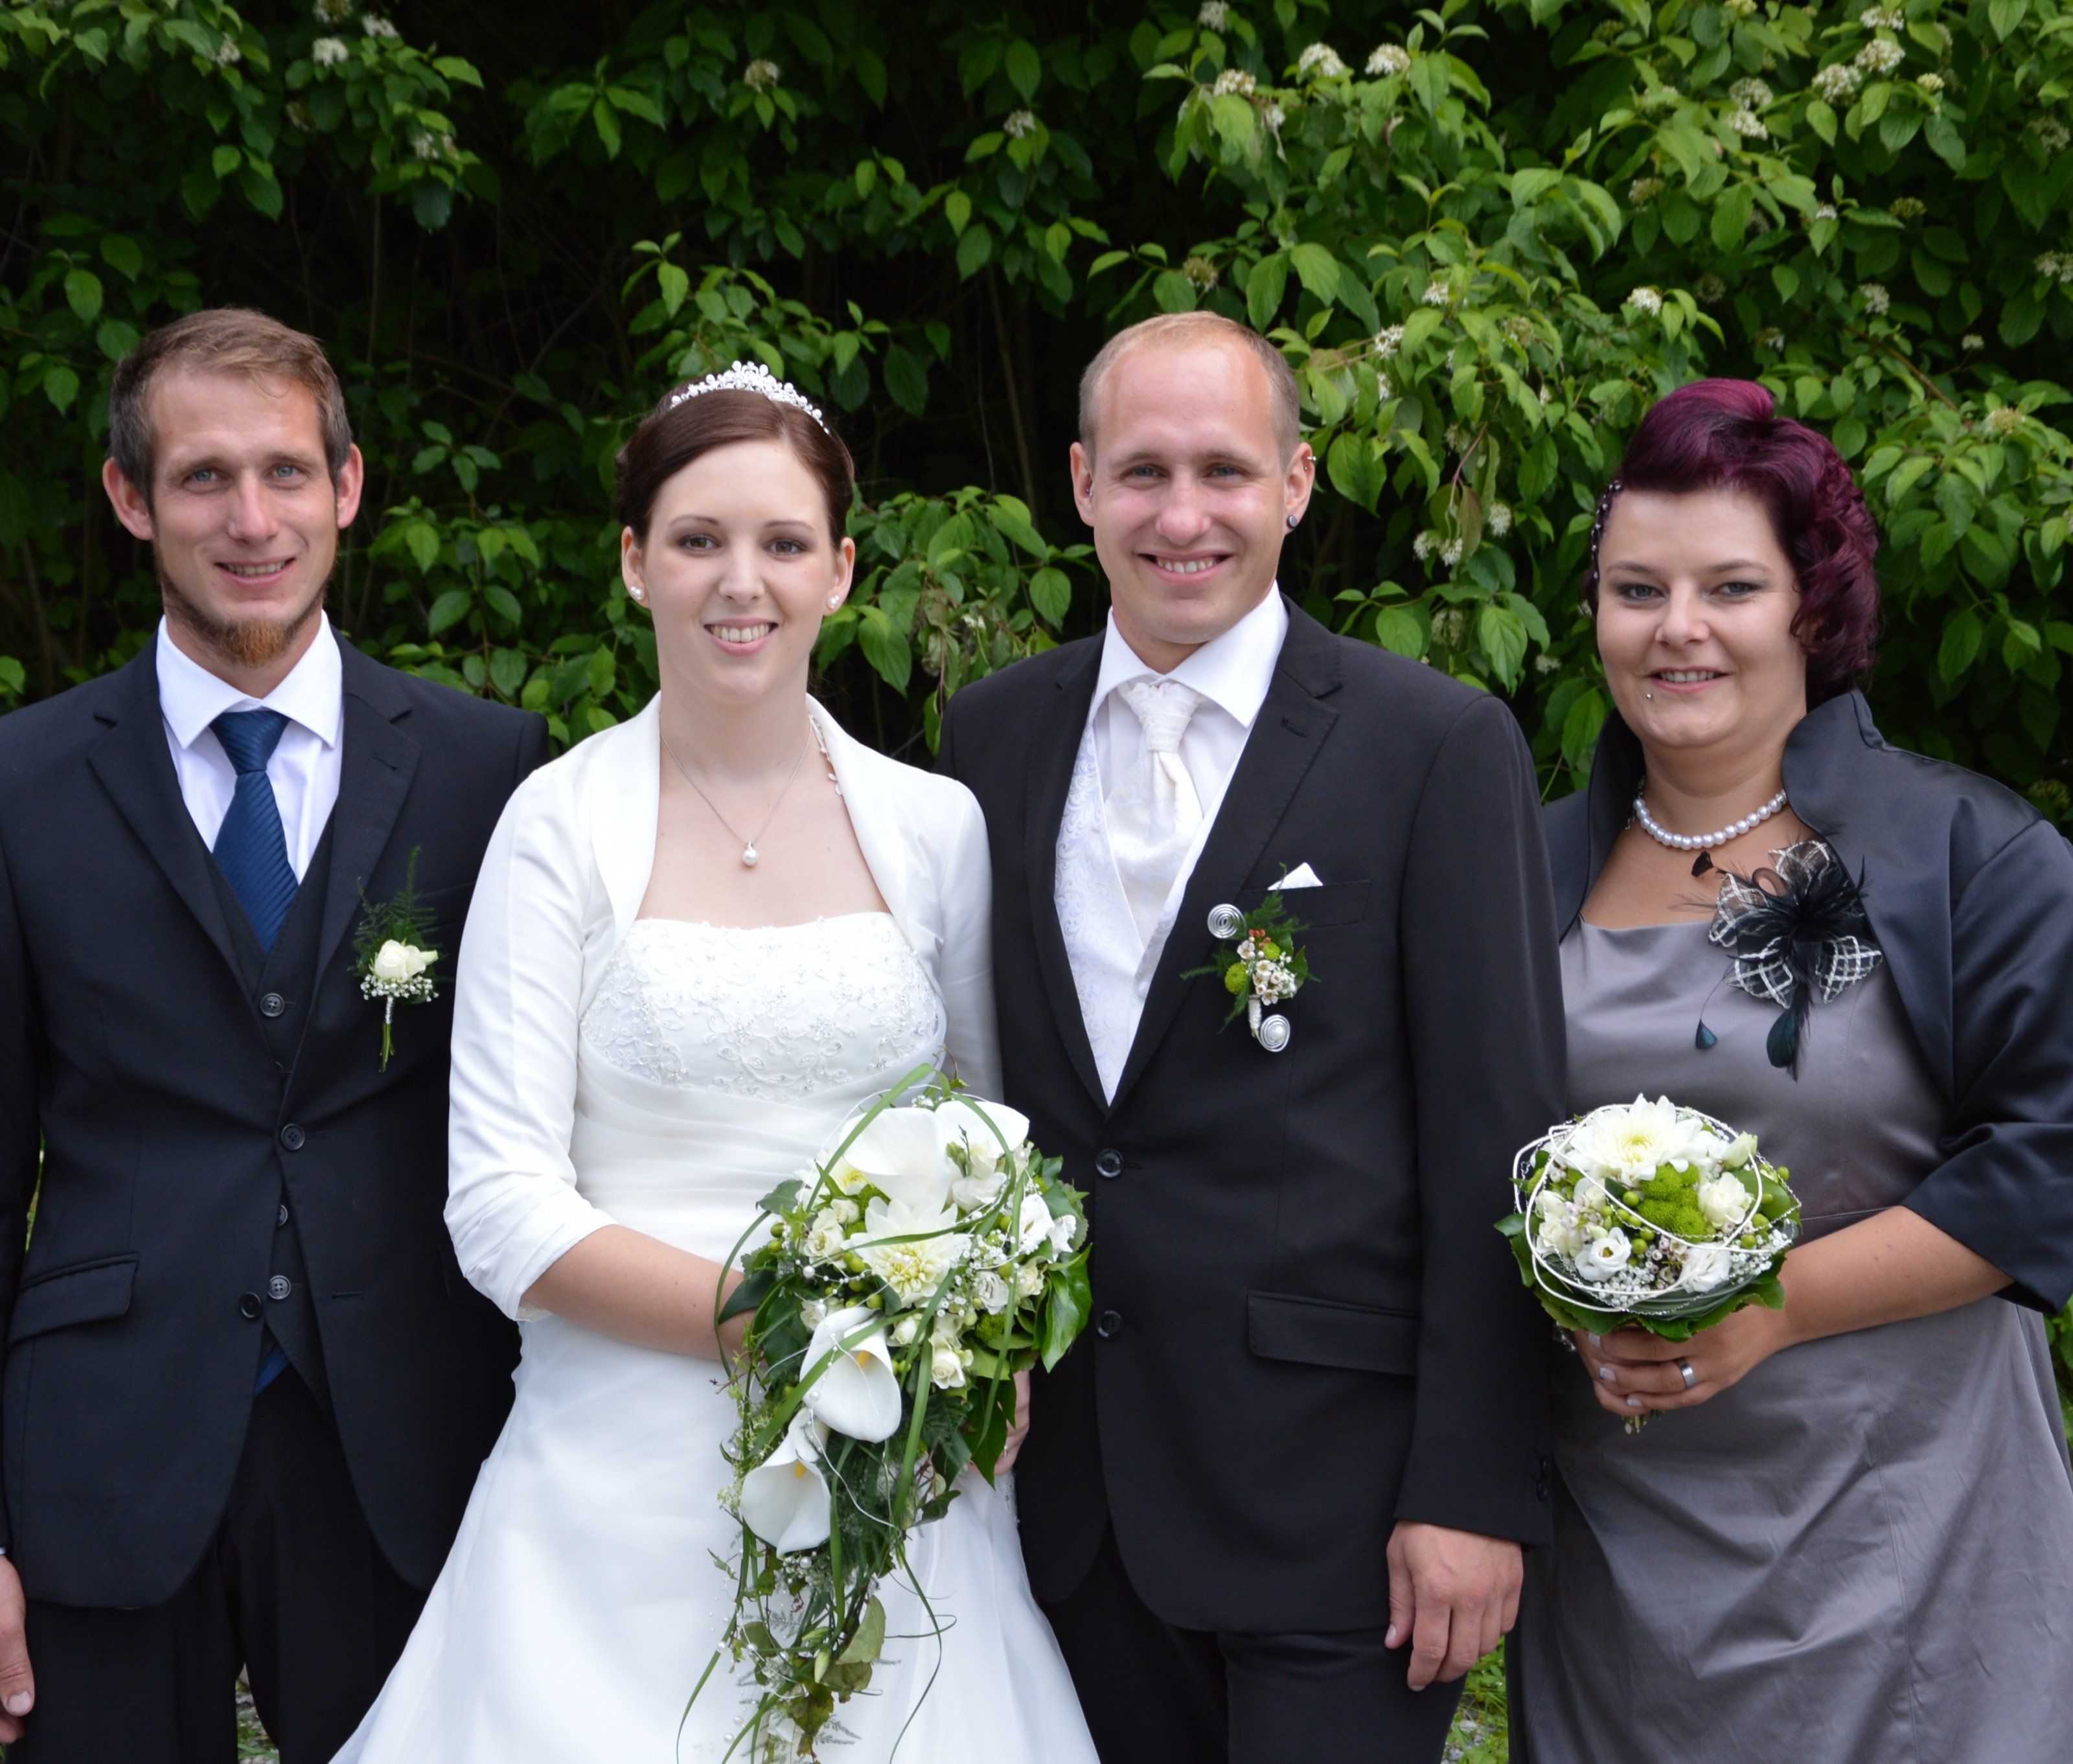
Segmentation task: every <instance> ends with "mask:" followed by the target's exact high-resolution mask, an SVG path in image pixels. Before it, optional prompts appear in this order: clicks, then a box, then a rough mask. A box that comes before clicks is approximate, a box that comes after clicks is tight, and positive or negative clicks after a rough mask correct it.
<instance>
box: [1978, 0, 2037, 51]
mask: <svg viewBox="0 0 2073 1764" xmlns="http://www.w3.org/2000/svg"><path fill="white" fill-rule="evenodd" d="M2029 10H2030V0H1987V22H1988V23H1989V24H1991V25H1992V26H1993V27H1994V35H1996V36H1997V37H1999V38H2000V39H2001V41H2002V42H2004V43H2005V42H2007V41H2008V39H2009V35H2010V34H2011V33H2012V32H2013V31H2014V29H2015V27H2017V25H2019V24H2021V23H2022V19H2023V14H2025V13H2026V12H2028V11H2029Z"/></svg>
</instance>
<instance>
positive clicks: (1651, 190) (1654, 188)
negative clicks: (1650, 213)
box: [1626, 178, 1664, 208]
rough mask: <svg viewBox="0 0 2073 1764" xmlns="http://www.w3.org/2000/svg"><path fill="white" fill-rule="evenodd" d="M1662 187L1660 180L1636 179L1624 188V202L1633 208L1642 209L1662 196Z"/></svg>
mask: <svg viewBox="0 0 2073 1764" xmlns="http://www.w3.org/2000/svg"><path fill="white" fill-rule="evenodd" d="M1663 189H1664V185H1663V180H1662V179H1660V178H1636V179H1634V182H1633V183H1630V184H1629V185H1628V186H1627V187H1626V200H1627V201H1628V203H1629V204H1630V205H1631V206H1632V207H1634V208H1644V207H1646V205H1647V204H1650V203H1651V202H1653V201H1654V200H1655V199H1656V198H1657V197H1658V196H1661V195H1662V194H1663Z"/></svg>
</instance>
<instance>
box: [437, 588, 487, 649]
mask: <svg viewBox="0 0 2073 1764" xmlns="http://www.w3.org/2000/svg"><path fill="white" fill-rule="evenodd" d="M474 604H475V600H474V598H473V596H471V595H470V594H469V593H468V590H467V589H465V588H448V589H447V591H446V592H445V593H444V594H443V595H441V596H439V599H437V600H435V601H433V602H432V609H431V612H428V613H427V614H426V615H425V629H426V630H427V632H429V633H431V635H432V636H434V637H437V636H438V635H439V633H441V632H442V631H444V630H446V629H449V628H450V627H451V626H453V625H455V624H459V623H460V621H461V620H463V619H464V618H466V617H467V616H468V609H469V608H471V607H472V606H473V605H474Z"/></svg>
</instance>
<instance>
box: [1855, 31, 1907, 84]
mask: <svg viewBox="0 0 2073 1764" xmlns="http://www.w3.org/2000/svg"><path fill="white" fill-rule="evenodd" d="M1855 59H1856V64H1857V66H1858V67H1860V68H1863V69H1864V70H1865V72H1866V73H1868V74H1869V75H1870V76H1872V77H1873V79H1874V80H1879V79H1883V78H1884V77H1885V76H1886V75H1887V74H1889V73H1891V72H1893V70H1894V68H1897V67H1898V66H1899V65H1900V64H1901V63H1902V62H1903V61H1905V60H1906V59H1907V52H1906V50H1905V49H1903V48H1902V47H1901V46H1900V45H1899V44H1898V43H1891V42H1889V41H1888V40H1887V39H1885V38H1884V37H1874V38H1873V39H1872V40H1871V41H1870V42H1869V43H1866V44H1865V46H1864V47H1863V48H1861V49H1860V50H1858V51H1857V56H1856V58H1855Z"/></svg>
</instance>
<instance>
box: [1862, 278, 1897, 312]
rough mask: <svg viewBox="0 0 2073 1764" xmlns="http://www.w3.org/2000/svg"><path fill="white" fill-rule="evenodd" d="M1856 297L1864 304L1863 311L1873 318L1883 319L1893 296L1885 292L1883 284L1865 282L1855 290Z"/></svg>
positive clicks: (1891, 303)
mask: <svg viewBox="0 0 2073 1764" xmlns="http://www.w3.org/2000/svg"><path fill="white" fill-rule="evenodd" d="M1857 295H1858V297H1859V298H1860V299H1862V300H1863V302H1864V303H1865V311H1867V312H1869V313H1870V314H1871V315H1872V316H1873V318H1880V319H1882V318H1884V317H1885V315H1886V312H1887V311H1888V310H1889V309H1890V307H1892V305H1893V296H1892V295H1890V294H1888V293H1887V292H1886V291H1885V283H1884V282H1866V283H1865V285H1864V286H1862V287H1861V288H1860V289H1858V290H1857Z"/></svg>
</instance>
